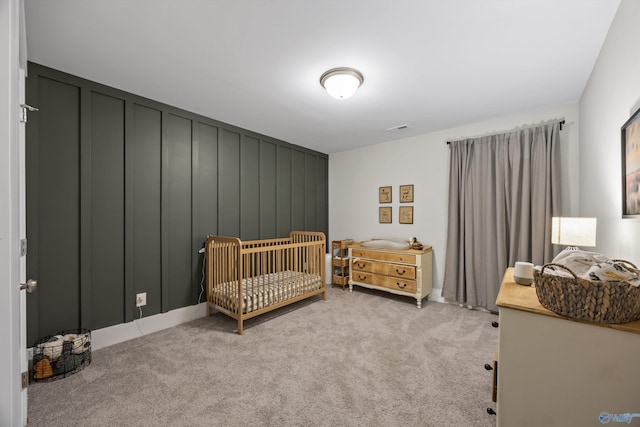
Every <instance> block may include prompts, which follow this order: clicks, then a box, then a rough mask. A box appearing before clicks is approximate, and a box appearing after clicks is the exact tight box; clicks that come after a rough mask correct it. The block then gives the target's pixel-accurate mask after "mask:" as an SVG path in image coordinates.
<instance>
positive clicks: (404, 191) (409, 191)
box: [400, 184, 413, 203]
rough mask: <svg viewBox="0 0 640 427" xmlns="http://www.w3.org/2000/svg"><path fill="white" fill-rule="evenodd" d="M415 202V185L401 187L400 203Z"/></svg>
mask: <svg viewBox="0 0 640 427" xmlns="http://www.w3.org/2000/svg"><path fill="white" fill-rule="evenodd" d="M412 202H413V184H409V185H401V186H400V203H412Z"/></svg>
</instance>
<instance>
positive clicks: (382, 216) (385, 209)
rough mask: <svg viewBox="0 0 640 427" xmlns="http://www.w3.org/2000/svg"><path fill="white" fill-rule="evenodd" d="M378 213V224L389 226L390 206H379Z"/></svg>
mask: <svg viewBox="0 0 640 427" xmlns="http://www.w3.org/2000/svg"><path fill="white" fill-rule="evenodd" d="M378 209H379V212H378V219H379V221H380V224H391V206H381V207H380V208H378Z"/></svg>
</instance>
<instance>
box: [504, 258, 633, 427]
mask: <svg viewBox="0 0 640 427" xmlns="http://www.w3.org/2000/svg"><path fill="white" fill-rule="evenodd" d="M496 305H497V306H498V307H500V341H499V349H500V350H499V353H500V362H499V369H498V404H497V412H498V419H497V426H498V427H501V426H504V427H510V426H549V427H552V426H558V427H565V426H600V425H604V424H609V425H614V426H615V425H635V426H638V425H640V321H635V322H630V323H622V324H619V325H613V324H602V323H591V322H586V321H577V320H575V319H569V318H567V317H563V316H559V315H557V314H555V313H553V312H551V311H549V310H547V309H546V308H544V307H542V305H540V302H539V301H538V297H537V295H536V290H535V288H533V287H530V286H520V285H518V284H516V283H515V282H514V280H513V268H508V269H507V271H506V272H505V275H504V278H503V280H502V286H501V287H500V292H499V294H498V298H497V301H496ZM620 420H630V424H628V423H626V422H624V423H622V424H620Z"/></svg>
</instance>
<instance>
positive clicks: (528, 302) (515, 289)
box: [496, 267, 640, 334]
mask: <svg viewBox="0 0 640 427" xmlns="http://www.w3.org/2000/svg"><path fill="white" fill-rule="evenodd" d="M496 305H497V306H498V307H504V308H513V309H515V310H522V311H528V312H530V313H535V314H542V315H544V316H551V317H557V318H559V319H565V320H571V321H574V322H580V323H586V324H589V325H594V326H601V327H604V328H611V329H617V330H620V331H626V332H632V333H635V334H640V320H636V321H635V322H628V323H619V324H612V323H594V322H589V321H586V320H580V319H573V318H571V317H565V316H560V315H559V314H556V313H554V312H553V311H550V310H547V309H546V308H544V307H543V306H542V304H540V301H538V296H537V295H536V289H535V287H534V286H533V285H531V286H522V285H518V284H517V283H516V282H515V281H514V279H513V267H509V268H507V270H506V271H505V272H504V277H503V278H502V285H500V292H498V298H497V299H496Z"/></svg>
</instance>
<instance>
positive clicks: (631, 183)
mask: <svg viewBox="0 0 640 427" xmlns="http://www.w3.org/2000/svg"><path fill="white" fill-rule="evenodd" d="M620 141H621V154H622V217H623V218H640V108H639V109H638V110H636V112H635V113H633V115H632V116H631V117H630V118H629V120H627V121H626V122H625V124H624V125H622V128H621V138H620Z"/></svg>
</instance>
